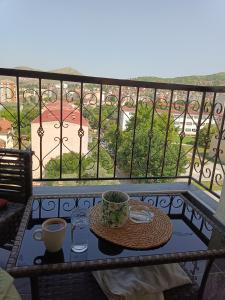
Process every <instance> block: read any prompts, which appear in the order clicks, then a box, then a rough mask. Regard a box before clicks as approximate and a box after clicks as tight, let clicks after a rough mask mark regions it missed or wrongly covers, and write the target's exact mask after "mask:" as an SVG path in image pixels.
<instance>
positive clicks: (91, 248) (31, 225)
mask: <svg viewBox="0 0 225 300" xmlns="http://www.w3.org/2000/svg"><path fill="white" fill-rule="evenodd" d="M130 198H131V199H135V200H140V201H144V202H146V203H149V204H151V205H153V206H155V207H158V208H159V209H161V210H162V211H164V212H165V213H166V214H167V215H168V216H169V217H170V219H171V221H172V224H173V233H172V237H171V239H170V240H169V241H168V242H167V243H166V244H164V245H162V246H160V247H158V248H154V249H148V250H131V249H125V248H122V247H120V246H117V245H114V244H112V243H110V242H107V241H105V240H103V239H101V238H98V237H97V236H96V235H95V234H94V233H93V232H91V231H90V230H89V233H88V234H89V237H88V249H87V251H85V252H84V253H80V254H78V253H74V252H72V251H71V226H70V225H71V224H70V216H71V214H72V211H73V209H74V208H75V207H77V206H78V207H87V208H90V207H92V206H93V205H95V204H97V203H99V202H100V201H101V196H100V195H95V196H94V197H93V196H91V195H87V196H85V195H82V196H79V197H78V196H77V197H75V196H70V197H69V196H67V197H64V196H63V197H60V198H59V197H57V196H54V197H42V198H35V199H34V200H33V205H32V212H31V215H30V218H29V222H28V225H27V227H26V230H25V232H24V236H23V240H22V243H21V247H20V251H19V255H18V258H17V263H16V265H17V266H18V267H19V266H33V265H39V264H52V263H60V262H75V261H84V260H85V261H93V260H98V259H103V260H104V259H108V258H124V257H137V256H138V257H140V256H149V255H153V256H154V255H160V254H171V253H178V252H179V253H186V252H196V251H205V250H208V249H210V250H213V249H216V250H218V249H220V247H221V243H222V244H223V245H224V244H225V243H224V241H225V238H224V235H223V234H222V232H221V231H220V230H219V229H218V227H217V226H216V225H215V224H214V223H213V222H212V221H211V220H210V219H209V218H208V217H207V216H205V215H204V214H203V213H201V212H200V211H199V209H198V208H196V207H195V206H194V205H193V203H191V201H190V200H189V199H187V198H186V197H185V196H184V195H182V194H164V195H154V194H152V195H151V194H150V193H149V194H147V193H139V194H131V195H130ZM51 217H62V218H65V220H66V221H67V222H68V226H67V229H66V238H65V242H64V245H63V248H62V250H60V251H59V252H58V253H53V254H51V253H48V252H46V249H45V246H44V243H43V242H42V241H36V240H34V239H33V232H34V230H36V229H37V228H40V227H41V224H42V223H43V221H44V220H46V219H47V218H51ZM149 234H151V233H150V232H149ZM218 241H219V242H218Z"/></svg>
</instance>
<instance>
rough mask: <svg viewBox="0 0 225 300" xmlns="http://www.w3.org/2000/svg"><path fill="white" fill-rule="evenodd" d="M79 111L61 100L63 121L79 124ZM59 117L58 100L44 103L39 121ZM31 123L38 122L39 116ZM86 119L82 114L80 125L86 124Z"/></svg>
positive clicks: (54, 119) (49, 120) (57, 118)
mask: <svg viewBox="0 0 225 300" xmlns="http://www.w3.org/2000/svg"><path fill="white" fill-rule="evenodd" d="M80 116H81V114H80V111H79V110H74V108H73V107H72V105H70V104H69V103H65V102H64V101H63V110H62V120H63V122H68V123H74V124H77V125H79V124H80ZM60 119H61V109H60V102H59V101H57V102H54V103H49V104H47V105H46V107H45V109H44V111H43V112H42V114H41V121H42V123H44V122H54V121H60ZM32 123H40V116H38V117H37V118H35V119H34V120H33V121H32ZM88 125H89V123H88V120H87V119H85V118H84V117H83V116H82V126H88Z"/></svg>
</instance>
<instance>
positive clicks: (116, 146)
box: [113, 85, 121, 178]
mask: <svg viewBox="0 0 225 300" xmlns="http://www.w3.org/2000/svg"><path fill="white" fill-rule="evenodd" d="M120 106H121V85H120V87H119V102H118V113H117V128H116V145H115V157H114V171H113V178H115V177H116V165H117V148H118V137H119V123H120Z"/></svg>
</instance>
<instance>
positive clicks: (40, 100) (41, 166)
mask: <svg viewBox="0 0 225 300" xmlns="http://www.w3.org/2000/svg"><path fill="white" fill-rule="evenodd" d="M38 88H39V91H38V92H39V128H40V129H41V130H43V127H42V94H41V78H39V85H38ZM39 137H40V179H41V180H42V175H43V174H42V168H43V160H42V159H43V158H42V138H43V136H42V134H40V135H39Z"/></svg>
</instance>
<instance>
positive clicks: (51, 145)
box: [31, 101, 89, 178]
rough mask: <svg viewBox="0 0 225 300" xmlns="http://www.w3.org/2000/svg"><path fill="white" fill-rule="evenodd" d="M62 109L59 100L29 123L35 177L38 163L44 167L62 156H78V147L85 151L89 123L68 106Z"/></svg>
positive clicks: (82, 151) (38, 173)
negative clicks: (72, 153) (73, 153)
mask: <svg viewBox="0 0 225 300" xmlns="http://www.w3.org/2000/svg"><path fill="white" fill-rule="evenodd" d="M62 106H63V107H62V111H61V105H60V102H59V101H56V102H54V103H49V104H47V105H46V106H45V107H44V109H43V110H42V113H41V115H40V116H38V117H37V118H35V119H34V120H33V121H32V123H31V147H32V150H33V151H34V152H35V155H34V156H33V169H34V178H35V177H37V176H39V175H40V163H39V162H40V160H42V164H43V166H45V165H46V164H47V163H48V162H49V161H50V159H52V158H56V157H59V156H60V155H61V153H62V154H64V153H69V152H76V153H79V152H80V147H81V153H82V154H87V152H88V126H89V123H88V121H87V120H86V119H85V118H84V117H83V116H81V113H80V111H78V110H77V109H75V108H74V107H73V106H72V105H71V104H69V103H67V102H65V101H63V102H62ZM61 118H62V123H61ZM81 124H82V126H81Z"/></svg>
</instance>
